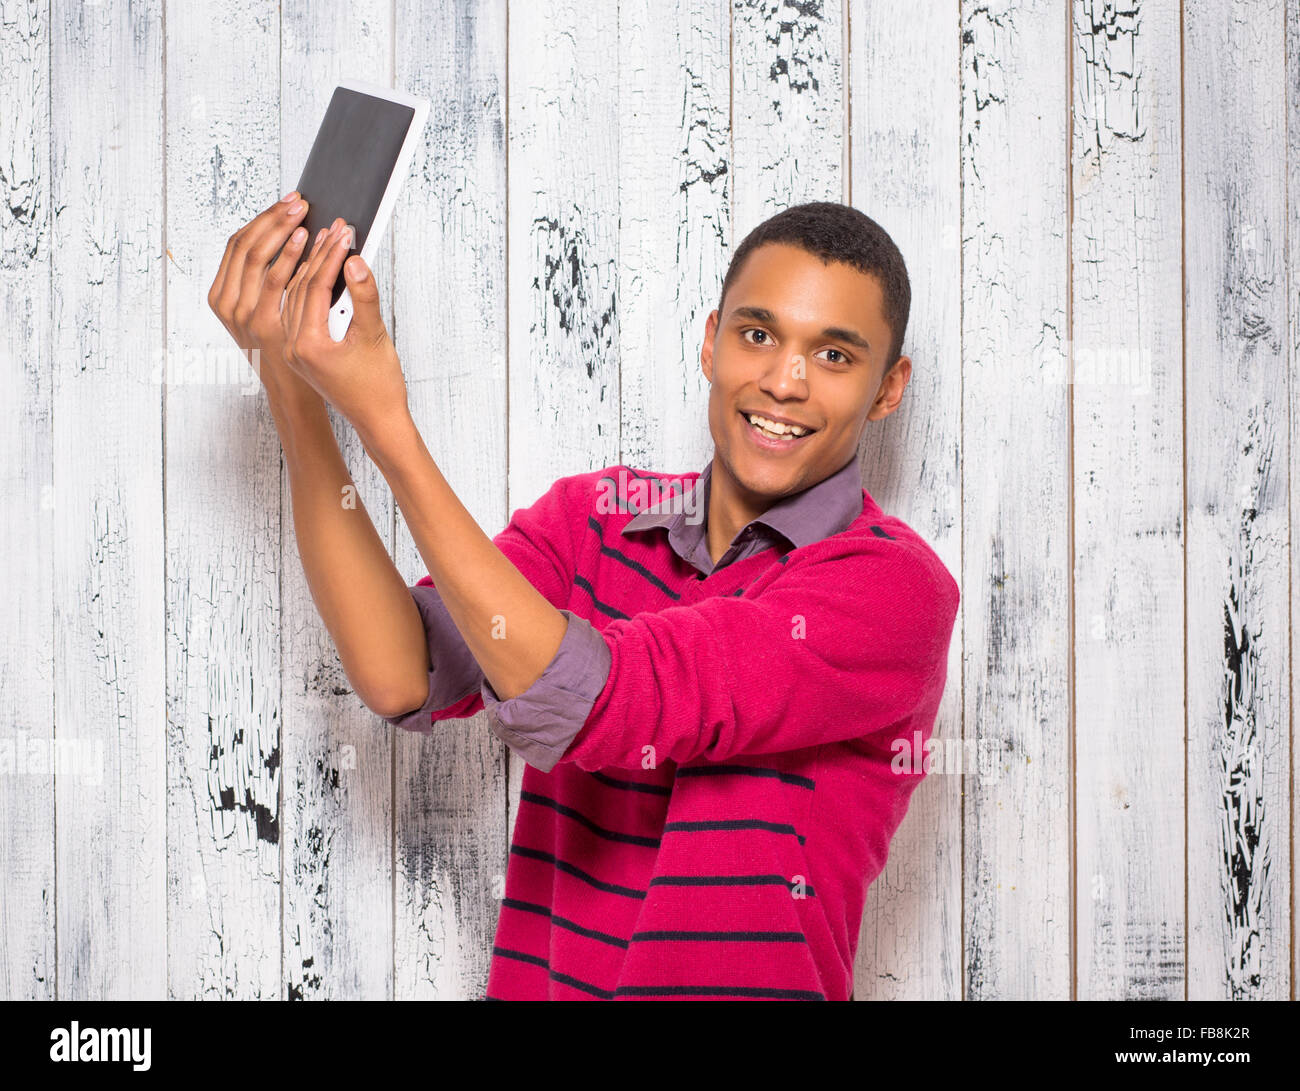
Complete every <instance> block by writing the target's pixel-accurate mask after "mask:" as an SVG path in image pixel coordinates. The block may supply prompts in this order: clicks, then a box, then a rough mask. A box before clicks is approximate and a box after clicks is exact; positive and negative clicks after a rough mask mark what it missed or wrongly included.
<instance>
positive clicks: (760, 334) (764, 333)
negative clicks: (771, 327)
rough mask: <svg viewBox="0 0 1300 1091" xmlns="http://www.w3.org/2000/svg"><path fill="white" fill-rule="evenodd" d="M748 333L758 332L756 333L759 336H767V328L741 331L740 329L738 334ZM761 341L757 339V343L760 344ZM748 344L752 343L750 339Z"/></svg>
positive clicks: (742, 335)
mask: <svg viewBox="0 0 1300 1091" xmlns="http://www.w3.org/2000/svg"><path fill="white" fill-rule="evenodd" d="M750 333H756V334H758V335H759V336H761V337H766V336H767V330H743V331H741V334H740V336H741V337H744V336H745V335H746V334H750ZM762 343H763V342H762V341H759V342H758V344H760V345H761V344H762ZM750 344H751V345H752V344H754V342H753V341H751V342H750Z"/></svg>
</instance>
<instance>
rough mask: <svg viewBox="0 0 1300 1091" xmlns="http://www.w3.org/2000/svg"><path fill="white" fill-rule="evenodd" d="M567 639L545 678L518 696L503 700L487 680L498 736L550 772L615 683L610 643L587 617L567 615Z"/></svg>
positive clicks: (485, 689) (487, 706)
mask: <svg viewBox="0 0 1300 1091" xmlns="http://www.w3.org/2000/svg"><path fill="white" fill-rule="evenodd" d="M560 613H562V614H563V615H564V616H565V618H566V619H567V622H568V624H567V626H566V628H565V630H564V639H562V640H561V641H560V647H559V649H558V650H557V651H556V653H555V658H554V659H552V660H551V662H550V664H549V665H548V666H547V668H546V670H544V671H543V672H542V674H541V677H540V678H538V679H537V681H536V682H534V683H533V684H532V685H531V686H530V687H529V688H528V689H526V690H524V692H523V693H521V694H519V695H518V696H517V697H512V698H510V699H509V700H507V701H503V700H501V699H500V698H499V697H498V696H497V694H496V691H495V690H494V689H493V688H492V685H491V683H490V682H488V680H487V679H486V678H484V679H483V682H482V685H481V687H480V692H481V693H482V695H483V707H484V708H485V709H486V710H487V714H488V722H489V723H490V724H491V726H492V734H494V735H495V736H496V737H497V738H499V739H500V740H501V741H502V742H503V743H505V744H506V745H507V746H508V747H510V749H511V750H513V751H514V752H515V753H516V754H518V755H519V756H520V757H521V758H523V759H524V761H526V762H527V763H528V764H529V765H532V766H534V767H535V768H537V769H540V770H541V771H542V772H543V773H549V772H550V771H551V770H552V769H553V768H554V767H555V765H556V763H557V762H558V761H559V760H560V758H562V757H563V756H564V752H565V751H566V750H567V749H568V748H569V744H570V743H571V742H573V739H574V736H576V735H577V734H578V732H579V730H581V728H582V725H583V724H584V723H585V722H586V719H587V716H588V714H589V713H590V712H591V708H592V706H593V705H594V704H595V703H596V698H597V697H599V696H600V693H601V691H602V690H603V689H604V688H605V683H606V682H607V681H608V680H609V671H610V663H611V657H610V653H609V645H607V644H606V643H605V638H604V637H603V636H601V635H600V633H599V632H597V631H596V628H595V627H594V626H593V625H592V624H591V622H589V621H588V620H587V619H586V618H583V617H579V616H578V615H577V614H574V613H573V612H572V611H570V610H561V611H560Z"/></svg>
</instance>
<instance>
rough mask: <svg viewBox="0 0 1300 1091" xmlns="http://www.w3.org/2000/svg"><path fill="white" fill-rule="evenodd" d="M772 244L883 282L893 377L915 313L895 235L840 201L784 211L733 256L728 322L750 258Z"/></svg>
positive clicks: (727, 280)
mask: <svg viewBox="0 0 1300 1091" xmlns="http://www.w3.org/2000/svg"><path fill="white" fill-rule="evenodd" d="M769 242H783V243H790V244H792V245H794V246H798V247H800V248H802V249H803V250H806V251H807V252H808V253H810V254H813V255H815V256H817V257H819V258H821V259H822V261H827V262H830V261H839V262H843V263H844V264H846V265H851V266H853V268H855V269H857V270H859V271H860V272H863V273H869V274H871V275H872V276H874V277H875V278H876V279H877V280H878V281H879V282H880V288H881V294H882V296H883V297H884V307H885V321H886V322H888V323H889V329H890V333H891V334H892V335H893V340H892V341H891V342H890V345H889V356H888V357H887V362H886V366H885V371H886V373H888V371H889V370H890V369H891V368H892V367H893V366H894V364H895V363H897V362H898V358H899V356H900V355H901V354H902V351H903V334H904V333H905V332H906V331H907V317H908V313H909V311H910V310H911V308H912V284H911V281H909V280H908V279H907V266H906V264H905V263H904V262H903V255H902V254H901V253H899V250H898V247H897V246H895V245H894V240H893V239H891V238H890V237H889V232H887V231H886V230H885V229H884V228H883V227H881V226H880V224H878V223H876V221H875V220H873V219H872V218H871V217H870V216H868V215H866V213H864V212H861V211H859V210H858V209H856V208H854V207H852V206H851V205H844V204H839V203H838V202H836V201H810V202H808V203H807V204H802V205H792V206H791V207H790V208H787V209H785V210H784V211H781V212H778V213H777V214H776V215H775V216H772V217H770V218H769V219H766V220H764V221H763V222H762V223H761V224H759V225H758V226H757V227H756V228H754V230H752V231H751V232H750V233H749V234H748V235H746V236H745V239H744V241H743V242H742V243H741V244H740V245H739V246H737V247H736V249H735V252H734V253H732V255H731V264H730V265H729V266H728V267H727V275H726V276H725V277H724V278H723V281H722V295H721V297H720V298H719V300H718V317H719V318H721V317H722V305H723V303H724V301H725V300H726V298H727V289H728V288H730V287H731V284H732V281H734V280H735V279H736V277H737V275H738V274H739V272H740V267H741V266H742V265H744V263H745V259H746V258H747V257H749V255H750V253H751V252H752V251H754V250H755V249H757V248H758V247H760V246H762V245H763V244H764V243H769Z"/></svg>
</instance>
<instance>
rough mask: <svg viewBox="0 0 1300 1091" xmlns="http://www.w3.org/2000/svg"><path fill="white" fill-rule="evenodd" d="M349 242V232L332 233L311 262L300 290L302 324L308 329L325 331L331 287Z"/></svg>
mask: <svg viewBox="0 0 1300 1091" xmlns="http://www.w3.org/2000/svg"><path fill="white" fill-rule="evenodd" d="M352 242H353V232H352V229H351V228H349V227H348V226H347V225H344V226H343V227H342V228H340V229H338V230H337V231H331V232H330V234H329V235H327V236H326V237H325V240H324V242H322V243H321V248H320V252H319V253H318V254H317V255H316V257H315V258H314V259H313V261H312V268H311V270H310V271H309V272H308V274H307V280H306V283H304V284H303V290H302V296H303V299H302V315H301V321H302V322H303V323H305V324H306V325H307V327H308V328H311V329H314V328H316V327H324V326H325V325H326V324H327V323H328V322H329V313H330V304H331V301H332V299H333V296H334V284H335V283H336V282H337V280H338V277H339V270H341V269H342V268H343V259H344V258H346V257H347V256H348V251H349V249H350V247H351V245H352Z"/></svg>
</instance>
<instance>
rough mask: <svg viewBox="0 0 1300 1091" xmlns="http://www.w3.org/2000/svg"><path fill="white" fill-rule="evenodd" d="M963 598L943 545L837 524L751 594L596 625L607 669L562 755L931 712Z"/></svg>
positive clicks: (587, 755)
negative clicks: (861, 534) (908, 542)
mask: <svg viewBox="0 0 1300 1091" xmlns="http://www.w3.org/2000/svg"><path fill="white" fill-rule="evenodd" d="M959 599H960V595H959V592H958V588H957V584H956V582H955V581H954V580H953V578H952V576H951V575H950V574H949V573H948V571H947V569H946V568H945V567H944V566H943V564H942V563H941V562H940V561H939V560H938V558H937V557H932V556H923V555H922V554H921V552H920V551H919V550H916V549H913V548H912V547H910V546H901V545H900V544H899V543H898V542H896V541H891V540H885V539H876V540H871V539H867V540H865V541H864V540H863V539H853V538H847V539H843V538H840V537H838V536H837V537H836V538H835V539H826V540H824V541H823V542H821V543H817V544H816V545H815V546H810V547H806V556H805V557H803V558H800V559H798V560H796V559H794V558H793V557H792V558H791V560H790V562H789V563H788V564H786V565H785V566H784V567H783V568H782V570H781V572H780V573H778V574H777V575H775V576H774V577H773V578H772V579H771V580H770V581H769V582H767V583H766V584H765V586H763V587H762V589H761V590H758V591H756V592H755V593H754V594H753V595H752V596H751V595H748V594H746V595H744V596H741V597H730V596H726V597H713V598H708V599H704V600H702V601H700V602H698V603H696V604H694V605H690V606H673V607H669V608H668V609H666V610H663V611H660V612H656V613H642V614H637V615H635V616H633V617H631V618H627V619H617V620H614V621H612V622H610V623H609V624H607V625H606V626H605V627H604V628H603V629H601V630H600V632H599V635H600V637H602V639H603V643H605V645H606V646H607V648H608V651H609V656H610V667H609V674H608V678H607V680H606V683H605V685H604V687H603V688H602V689H601V691H600V693H599V695H598V696H597V698H596V700H595V701H594V703H593V705H592V708H591V711H590V713H589V714H588V716H587V719H586V721H585V723H584V724H583V726H582V728H581V730H580V731H579V732H578V734H577V735H576V736H575V737H574V740H573V743H572V745H571V746H570V747H569V749H568V750H567V751H566V752H565V753H564V754H563V756H562V757H561V759H560V760H562V761H571V762H573V763H574V764H575V765H576V766H578V767H579V768H581V769H584V770H588V771H592V770H598V769H603V768H621V769H636V768H644V767H645V766H646V764H647V763H653V764H654V765H659V764H662V763H663V762H665V761H673V762H676V763H679V764H680V763H683V762H688V761H692V760H694V759H697V758H704V759H708V760H712V761H720V760H725V759H728V758H732V757H737V756H741V755H755V754H767V753H773V752H779V751H785V750H796V749H801V748H804V747H808V746H814V745H817V744H820V743H828V742H838V741H843V740H847V739H852V738H858V737H862V736H868V735H872V734H875V733H882V732H892V731H896V730H897V729H898V728H899V727H900V726H902V725H904V724H906V723H908V722H909V721H910V720H911V719H912V717H913V716H914V714H915V713H917V711H918V710H922V711H925V712H927V713H928V714H929V715H930V716H931V718H932V716H933V713H934V711H935V710H936V709H937V707H938V703H939V699H940V697H941V695H942V692H943V687H944V683H945V680H946V670H947V655H948V648H949V643H950V641H951V638H952V633H953V629H954V626H955V623H956V615H957V608H958V604H959ZM932 722H933V721H932V719H931V723H932ZM927 729H928V726H927Z"/></svg>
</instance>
